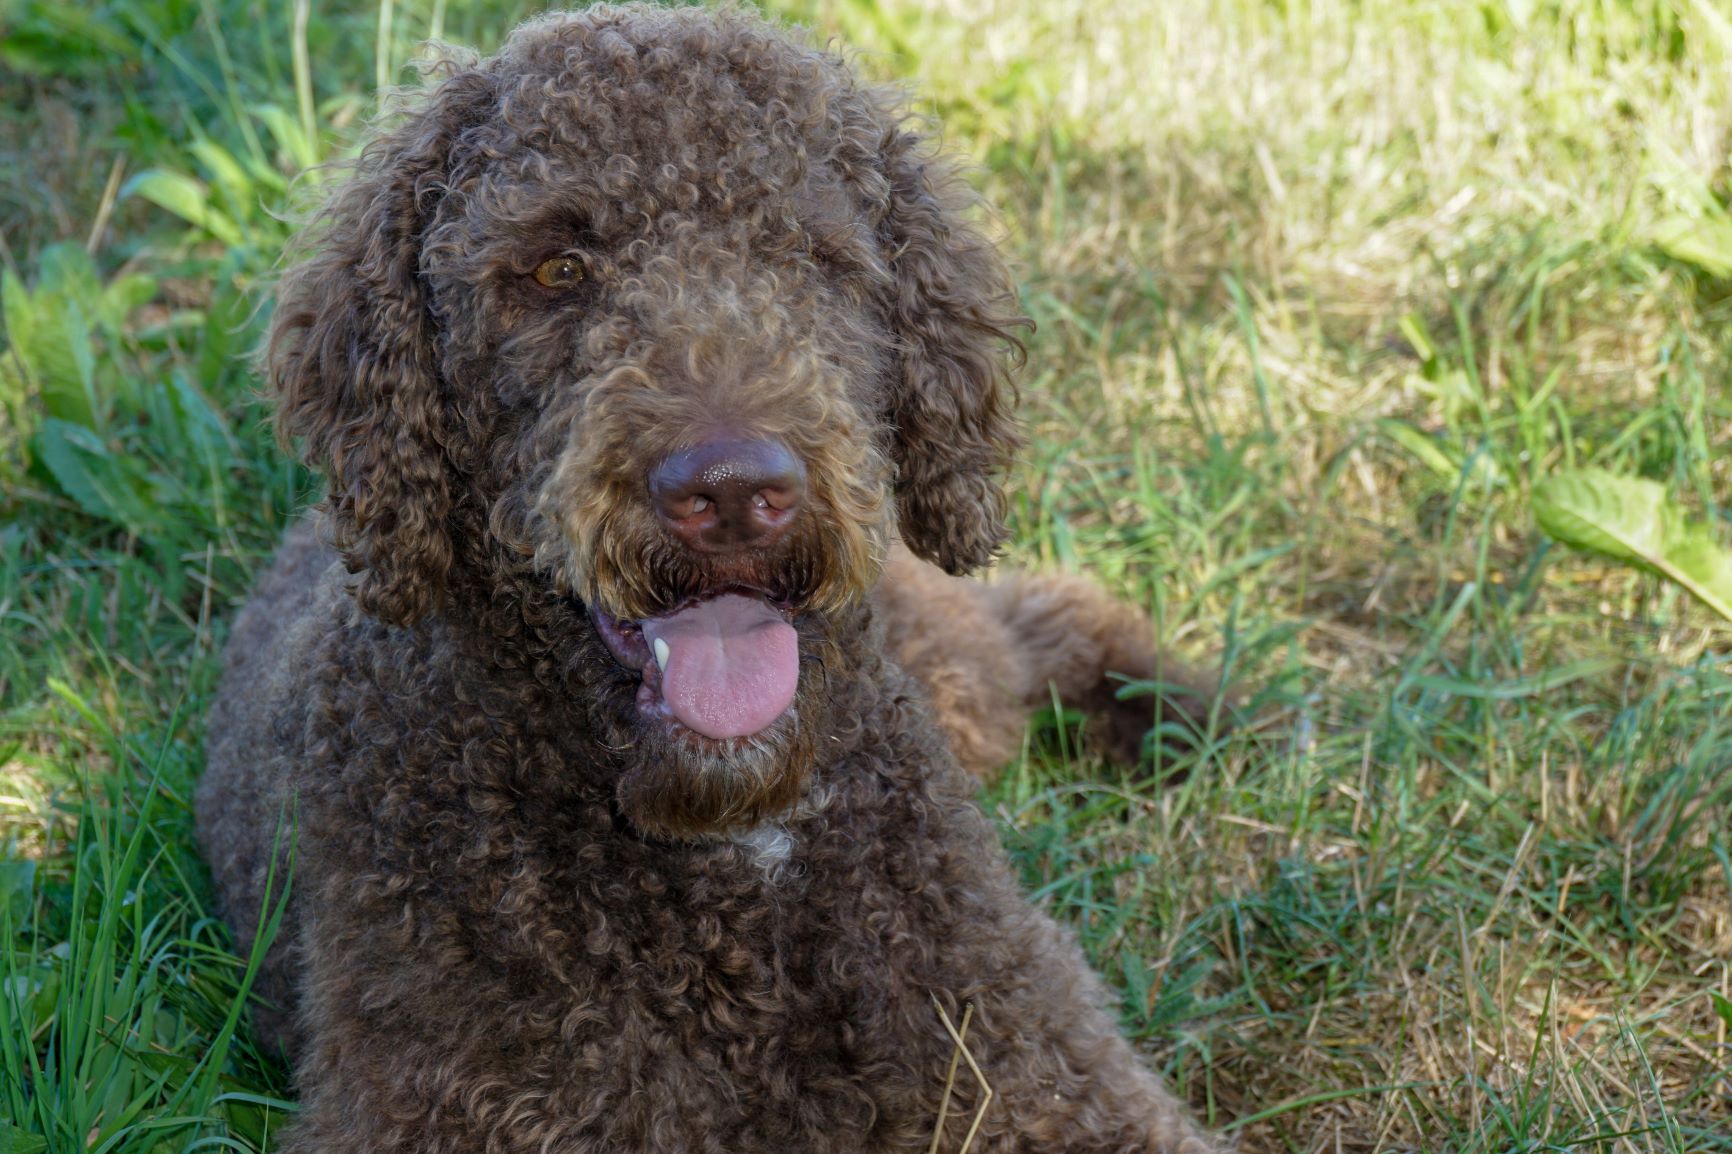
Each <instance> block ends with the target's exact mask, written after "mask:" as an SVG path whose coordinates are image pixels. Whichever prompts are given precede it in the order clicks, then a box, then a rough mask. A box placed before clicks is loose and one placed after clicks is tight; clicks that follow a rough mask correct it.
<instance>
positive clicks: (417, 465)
mask: <svg viewBox="0 0 1732 1154" xmlns="http://www.w3.org/2000/svg"><path fill="white" fill-rule="evenodd" d="M489 88H490V81H489V80H488V78H486V77H485V76H483V75H482V74H480V73H477V72H473V71H467V72H459V73H458V74H456V75H454V76H451V77H450V78H448V79H446V80H445V81H443V82H442V83H441V84H440V85H439V86H438V87H437V88H436V89H434V90H433V92H432V93H431V94H430V95H429V97H428V99H427V102H426V103H425V104H424V105H423V106H422V107H420V108H419V109H418V110H417V111H415V112H413V113H412V114H411V115H410V116H409V117H408V119H407V120H406V121H404V122H403V123H402V124H401V125H399V126H398V127H397V128H395V129H394V130H392V131H390V132H388V133H386V134H385V135H382V136H380V137H379V138H377V139H375V140H374V141H373V142H372V143H371V144H369V145H368V146H367V147H366V149H365V150H364V151H363V152H362V154H361V157H360V160H359V161H358V162H357V165H356V169H355V172H354V175H353V176H352V177H350V179H349V180H348V181H347V182H346V183H345V184H344V185H343V186H342V187H340V188H339V189H338V191H337V192H336V193H335V194H334V196H333V197H332V199H331V201H330V203H329V204H328V205H327V206H326V208H325V210H324V212H323V213H322V214H321V216H320V219H319V220H317V221H316V222H315V224H314V230H315V231H313V232H311V233H310V236H311V243H312V244H313V245H315V246H317V247H316V250H315V251H313V252H312V253H311V255H309V256H308V257H307V258H306V259H305V260H303V261H302V262H301V263H300V264H298V265H296V266H295V267H294V268H292V269H290V270H289V272H288V273H286V274H285V275H284V277H283V279H282V282H281V284H280V286H279V288H278V291H277V307H276V312H275V314H274V316H273V317H272V320H271V331H270V340H269V343H268V344H267V346H266V349H267V352H266V360H267V366H268V373H269V378H270V384H271V388H272V390H273V391H274V393H275V394H276V400H277V429H278V435H279V436H280V437H282V438H283V439H284V440H285V442H287V441H289V440H290V439H291V438H297V437H298V438H300V439H301V454H302V456H303V458H304V459H305V460H306V461H307V463H308V464H309V465H311V466H313V467H314V468H316V469H320V470H322V471H323V472H324V473H325V474H326V476H327V477H328V479H329V489H328V491H327V493H326V495H325V501H324V507H325V509H326V511H327V513H328V514H329V517H330V521H331V524H332V526H333V528H334V530H335V535H336V543H337V546H338V548H339V549H341V550H342V553H343V557H344V560H345V562H346V563H347V564H348V567H349V570H350V571H351V572H353V573H356V574H358V575H359V580H358V581H357V583H356V585H355V589H354V593H355V598H356V600H357V601H358V602H359V603H360V605H361V607H362V608H363V609H364V610H366V611H367V612H368V613H370V614H372V615H373V616H375V617H378V618H380V619H381V620H384V621H388V622H392V623H394V624H399V625H405V624H408V623H410V622H412V621H414V620H416V619H417V618H419V617H421V616H422V615H423V614H425V613H427V612H428V611H429V610H431V609H432V608H434V607H435V606H436V605H437V604H438V603H439V601H440V599H441V597H442V595H443V592H444V586H445V578H446V575H447V572H448V571H449V569H450V565H451V554H452V539H451V532H450V528H449V526H448V524H447V518H448V515H449V514H450V512H451V507H452V483H453V476H452V471H451V467H450V463H449V461H448V459H447V452H446V447H445V446H446V445H447V444H448V424H449V422H450V419H451V416H450V407H449V405H448V398H447V397H446V396H445V390H444V386H443V382H442V381H441V380H440V376H439V371H438V365H437V359H436V358H437V351H438V335H437V329H436V326H435V321H434V318H433V316H432V312H431V308H430V302H429V300H428V294H427V289H426V285H425V283H424V282H423V279H422V275H421V267H420V265H421V246H422V237H423V233H424V232H425V230H426V227H427V224H428V221H429V219H430V217H431V214H432V212H433V210H434V208H435V207H436V205H437V203H438V201H439V199H440V198H441V197H442V196H443V194H444V188H445V184H446V179H447V177H446V173H447V165H448V163H449V153H450V150H451V146H452V143H453V141H454V139H455V137H456V135H457V133H458V132H459V131H461V129H462V127H463V124H464V123H465V121H466V120H469V119H470V116H469V115H468V113H469V111H470V110H472V109H474V108H476V107H477V106H478V105H479V103H480V99H481V97H482V96H484V95H485V94H486V92H487V91H488V90H489Z"/></svg>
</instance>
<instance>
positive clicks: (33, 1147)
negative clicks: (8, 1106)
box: [0, 1118, 48, 1154]
mask: <svg viewBox="0 0 1732 1154" xmlns="http://www.w3.org/2000/svg"><path fill="white" fill-rule="evenodd" d="M46 1149H48V1139H46V1138H44V1137H43V1136H42V1135H40V1134H30V1133H27V1132H25V1131H23V1130H20V1129H19V1128H18V1127H16V1126H14V1125H13V1124H12V1123H10V1122H8V1121H6V1119H4V1118H0V1154H42V1151H44V1150H46Z"/></svg>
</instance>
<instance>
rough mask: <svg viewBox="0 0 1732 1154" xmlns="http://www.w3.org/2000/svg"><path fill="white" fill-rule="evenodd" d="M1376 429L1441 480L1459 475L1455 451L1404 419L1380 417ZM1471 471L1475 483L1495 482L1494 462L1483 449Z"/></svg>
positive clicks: (1452, 479) (1498, 474)
mask: <svg viewBox="0 0 1732 1154" xmlns="http://www.w3.org/2000/svg"><path fill="white" fill-rule="evenodd" d="M1377 431H1378V432H1380V433H1382V434H1383V435H1384V436H1385V437H1387V438H1388V439H1389V440H1391V441H1394V442H1395V443H1396V444H1397V445H1399V446H1400V447H1401V448H1403V449H1406V450H1407V451H1408V452H1409V453H1411V454H1412V455H1413V456H1414V457H1416V458H1418V460H1419V461H1420V463H1421V464H1423V465H1425V467H1426V468H1428V469H1430V470H1431V471H1432V472H1433V473H1436V474H1437V475H1438V477H1440V478H1442V479H1443V480H1445V481H1449V482H1451V483H1454V482H1456V481H1459V480H1460V479H1461V472H1462V466H1463V461H1462V459H1461V458H1460V457H1459V456H1458V455H1456V454H1455V453H1452V452H1449V451H1447V450H1445V449H1444V448H1443V447H1442V446H1440V445H1439V444H1438V443H1437V442H1436V441H1435V440H1433V439H1432V438H1431V437H1428V436H1426V435H1425V434H1424V433H1422V432H1420V431H1419V430H1418V429H1416V428H1414V427H1413V426H1412V425H1409V424H1407V423H1406V422H1405V421H1398V420H1396V419H1395V418H1393V417H1384V418H1382V419H1380V420H1379V421H1378V422H1377ZM1469 468H1470V469H1471V475H1470V477H1469V480H1471V481H1473V482H1475V483H1478V484H1491V485H1495V484H1497V483H1498V481H1499V480H1500V479H1501V478H1500V470H1499V469H1498V467H1497V462H1496V461H1494V460H1492V459H1491V458H1490V457H1489V456H1486V455H1485V454H1484V453H1480V454H1478V455H1476V456H1474V457H1473V458H1471V462H1470V463H1469Z"/></svg>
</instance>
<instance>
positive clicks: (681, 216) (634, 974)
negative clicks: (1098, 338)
mask: <svg viewBox="0 0 1732 1154" xmlns="http://www.w3.org/2000/svg"><path fill="white" fill-rule="evenodd" d="M970 204H971V199H970V196H969V194H968V193H967V191H966V188H965V185H964V184H963V183H962V182H961V180H960V179H959V178H958V176H957V174H956V170H955V169H954V167H953V166H952V165H950V164H949V163H948V162H946V161H945V160H944V159H943V158H942V157H941V156H940V155H938V154H937V153H936V152H935V151H934V150H933V149H932V148H931V147H929V145H928V144H927V143H926V142H925V140H924V138H923V136H922V134H921V132H920V131H919V128H918V126H917V125H915V124H913V123H912V122H911V121H910V119H909V118H908V117H907V115H906V114H905V112H904V111H903V109H902V107H901V105H900V103H899V101H898V99H897V98H896V96H895V95H893V94H892V93H890V92H887V91H886V90H883V89H880V88H876V87H872V86H870V85H867V84H865V83H863V82H862V81H860V80H859V79H857V78H856V77H855V76H854V75H853V73H852V72H851V71H850V69H849V68H848V66H847V65H846V63H845V62H844V61H843V60H841V59H839V58H838V57H837V56H836V55H834V54H832V53H829V52H826V51H823V50H820V49H817V48H814V47H811V46H809V45H808V44H806V43H805V42H803V41H802V40H800V39H799V38H798V37H796V36H794V35H792V34H790V33H786V32H783V31H781V30H778V29H777V28H775V27H773V26H771V25H770V24H768V23H766V22H765V21H763V20H762V19H760V18H758V17H756V16H754V15H751V14H749V13H747V12H745V11H743V10H739V9H731V8H729V9H723V10H720V11H703V10H698V9H659V8H654V7H648V6H636V5H626V6H622V7H598V8H592V9H589V10H586V11H583V12H580V13H573V14H558V15H550V16H547V17H544V18H541V19H538V20H535V21H532V22H530V23H528V24H526V25H524V26H522V27H520V28H519V29H518V30H517V31H516V32H514V33H513V34H512V35H511V36H510V37H509V39H508V40H507V42H506V43H505V45H504V47H503V48H502V49H501V50H500V52H499V53H498V54H497V55H495V56H493V57H491V58H488V59H479V58H476V57H472V56H471V57H459V58H454V59H452V60H451V61H450V62H449V63H448V64H447V66H446V67H445V69H444V73H443V75H442V78H439V79H438V80H437V82H436V83H434V84H432V85H431V86H430V88H429V90H428V91H427V92H426V94H425V96H424V97H423V98H422V99H421V100H420V101H419V103H418V104H416V105H415V107H413V108H412V109H410V110H409V111H407V112H406V113H405V114H404V115H403V116H402V117H401V119H400V120H399V121H398V122H397V123H396V124H395V125H393V126H390V127H387V128H385V129H383V130H382V131H381V132H380V134H379V135H378V136H377V137H376V138H375V139H374V140H373V141H372V142H371V143H370V144H369V145H368V146H367V147H366V148H365V149H364V150H363V152H362V154H361V156H360V158H359V160H358V161H357V164H356V169H355V172H354V174H353V175H352V176H351V177H350V178H349V179H348V180H346V181H345V182H344V183H342V184H341V185H340V187H338V188H337V189H336V191H335V192H334V194H333V195H332V197H331V199H330V201H329V203H328V205H327V207H326V209H325V211H324V213H323V215H322V217H321V218H320V221H319V222H318V223H316V224H315V225H314V226H313V232H312V234H311V237H312V239H311V240H310V241H309V242H308V244H307V245H306V246H305V248H304V250H303V253H302V255H301V257H300V258H299V260H298V263H296V264H295V265H294V266H293V267H292V268H291V269H290V270H289V271H288V272H287V273H286V274H285V275H284V277H283V279H282V281H281V284H280V286H279V291H278V296H277V304H276V308H275V312H274V315H273V318H272V322H271V333H270V337H269V341H268V349H267V353H266V358H267V365H268V376H269V380H270V386H271V389H272V391H273V393H274V396H275V403H276V406H277V412H278V419H279V428H280V431H281V433H282V434H283V436H284V437H285V438H287V439H289V440H290V441H292V442H294V443H298V445H299V446H300V451H301V452H302V453H303V454H304V456H305V458H306V459H307V460H308V462H309V463H311V464H312V465H313V466H315V467H316V468H318V469H320V470H322V471H323V472H324V474H325V475H326V477H327V479H328V491H327V495H326V497H325V499H324V502H323V506H322V512H321V514H320V518H321V520H320V521H319V522H318V523H309V524H307V525H304V526H302V527H301V528H299V529H297V530H295V531H294V532H292V533H291V534H290V536H289V539H288V541H287V542H286V543H285V545H284V547H283V548H282V549H281V551H280V552H279V555H278V558H277V560H276V562H275V564H274V565H273V567H272V568H271V569H270V570H269V571H268V572H267V573H266V574H265V575H264V577H263V578H262V580H261V582H260V584H259V585H258V587H257V588H256V589H255V591H254V593H253V595H252V598H251V600H250V601H249V603H248V604H247V605H246V606H245V607H244V608H243V610H242V611H241V613H240V614H239V616H238V618H237V620H236V622H235V624H234V627H233V629H232V631H231V634H230V638H229V640H228V643H227V646H226V650H225V659H224V660H225V669H224V674H223V679H222V683H221V686H220V688H219V691H218V694H217V697H216V699H215V700H214V703H213V706H212V710H211V714H210V718H209V726H208V740H207V748H208V770H207V773H206V776H205V778H204V781H203V782H202V784H201V786H200V789H199V793H198V798H197V812H198V823H199V836H200V841H201V845H202V847H203V849H204V852H205V854H206V856H207V858H208V860H209V861H210V863H211V867H212V871H213V874H214V877H215V879H216V884H217V888H218V891H219V898H220V903H221V907H222V910H223V912H224V915H225V917H226V918H227V920H228V922H229V924H230V925H231V926H232V927H233V929H234V932H235V934H236V937H237V939H238V941H239V943H240V946H241V948H242V949H250V948H251V945H252V942H253V936H254V934H255V932H256V928H257V927H258V926H259V925H261V924H263V923H262V922H261V915H269V914H270V913H271V912H272V911H273V910H275V909H277V908H278V906H277V905H276V903H277V901H278V895H279V894H280V892H281V884H282V882H283V879H284V877H285V876H287V875H288V874H290V873H291V872H292V875H293V888H292V891H291V893H290V896H289V898H288V899H287V901H286V904H285V905H284V906H283V907H282V909H283V924H282V929H281V931H280V933H279V934H278V936H277V941H276V943H275V944H274V945H273V946H272V948H271V950H270V951H269V953H268V954H267V956H266V958H265V961H264V963H263V969H262V973H261V974H260V978H259V992H260V993H262V995H263V996H264V999H265V1001H266V1002H267V1003H269V1005H270V1006H271V1007H274V1008H273V1009H266V1010H263V1011H261V1013H260V1014H259V1016H258V1021H257V1025H258V1028H259V1032H260V1035H261V1038H262V1040H263V1041H264V1042H265V1043H266V1044H267V1045H281V1046H283V1047H284V1048H285V1049H286V1050H288V1051H289V1052H290V1053H292V1054H293V1055H294V1062H295V1079H296V1084H297V1087H298V1091H299V1094H300V1096H301V1102H302V1105H301V1109H300V1112H299V1114H298V1116H297V1118H296V1120H295V1121H294V1123H293V1124H292V1126H291V1127H290V1128H289V1130H288V1131H287V1132H286V1133H285V1134H284V1136H283V1141H282V1146H281V1149H283V1150H284V1151H285V1152H287V1154H336V1152H339V1151H341V1152H344V1154H349V1152H352V1151H361V1150H365V1151H369V1152H373V1154H386V1152H395V1151H404V1152H407V1151H414V1152H417V1154H434V1152H457V1151H463V1152H465V1154H469V1152H473V1151H481V1150H485V1151H489V1152H494V1154H520V1152H522V1154H528V1152H537V1154H541V1152H555V1151H557V1152H569V1154H579V1152H583V1154H588V1152H601V1151H607V1152H609V1154H614V1152H626V1151H630V1152H634V1154H638V1152H642V1154H672V1152H675V1151H678V1152H682V1154H684V1152H698V1151H713V1152H721V1151H726V1152H728V1154H755V1152H775V1154H785V1152H789V1151H802V1152H806V1154H830V1152H837V1154H840V1152H844V1151H847V1152H856V1154H859V1152H872V1154H879V1152H890V1151H912V1150H928V1149H931V1148H933V1144H934V1143H937V1144H938V1145H937V1148H938V1149H941V1150H946V1151H953V1150H960V1149H963V1148H964V1147H967V1148H968V1149H971V1150H973V1151H976V1152H981V1154H990V1152H1008V1151H1018V1152H1027V1154H1044V1152H1049V1151H1051V1152H1057V1151H1067V1152H1073V1154H1080V1152H1085V1151H1088V1152H1097V1151H1098V1152H1101V1154H1106V1152H1109V1151H1111V1152H1117V1154H1128V1152H1132V1151H1145V1152H1159V1154H1204V1152H1207V1151H1215V1150H1218V1149H1220V1148H1221V1147H1220V1144H1219V1143H1218V1141H1217V1140H1216V1139H1214V1138H1212V1137H1210V1136H1209V1135H1208V1134H1207V1133H1206V1132H1204V1131H1203V1130H1201V1129H1200V1128H1198V1127H1197V1125H1196V1124H1195V1123H1194V1122H1192V1121H1191V1120H1190V1119H1189V1118H1188V1116H1187V1114H1186V1111H1185V1110H1184V1108H1183V1106H1182V1105H1181V1103H1179V1102H1178V1101H1177V1100H1176V1099H1175V1098H1174V1096H1173V1095H1172V1094H1171V1093H1170V1092H1169V1091H1168V1090H1167V1089H1165V1088H1164V1087H1163V1086H1162V1085H1161V1083H1160V1081H1159V1080H1158V1079H1157V1078H1156V1077H1155V1075H1154V1074H1152V1073H1151V1072H1150V1071H1149V1070H1148V1069H1146V1068H1145V1067H1144V1065H1143V1064H1142V1063H1141V1062H1140V1061H1139V1059H1138V1057H1137V1055H1136V1054H1135V1053H1134V1052H1133V1050H1132V1049H1131V1047H1130V1046H1129V1045H1128V1044H1127V1043H1126V1041H1125V1040H1124V1039H1123V1037H1122V1036H1121V1035H1120V1034H1119V1032H1118V1029H1117V1027H1116V1023H1115V1020H1114V1015H1113V1012H1112V1009H1111V999H1110V998H1109V996H1108V994H1107V991H1106V990H1105V988H1104V987H1103V985H1102V983H1101V982H1100V981H1099V979H1098V978H1096V977H1095V976H1094V975H1093V974H1092V973H1091V972H1090V970H1089V968H1088V965H1087V963H1086V960H1085V959H1084V957H1083V955H1082V953H1081V951H1080V950H1079V948H1078V947H1077V945H1076V943H1075V942H1074V940H1073V939H1072V937H1071V935H1070V934H1069V933H1068V932H1067V931H1065V930H1064V929H1062V928H1061V927H1059V926H1058V925H1057V924H1056V923H1054V922H1053V921H1052V919H1051V918H1049V917H1048V916H1047V915H1046V914H1045V913H1043V912H1041V911H1040V910H1038V909H1036V908H1034V907H1033V906H1031V905H1030V904H1029V903H1028V902H1027V901H1026V900H1025V899H1024V898H1023V896H1022V895H1021V893H1020V892H1019V890H1018V887H1017V884H1016V882H1015V880H1014V878H1013V877H1012V873H1011V870H1010V868H1009V865H1008V862H1007V860H1006V858H1005V855H1004V853H1003V851H1002V850H1001V848H1000V847H999V845H998V841H997V838H996V836H995V833H994V830H993V829H992V827H991V825H990V824H989V823H988V821H987V820H986V818H985V817H984V816H983V815H982V813H981V812H980V810H979V808H978V807H977V806H976V805H975V803H974V802H973V800H972V795H973V791H974V788H975V784H976V783H975V781H974V779H973V778H972V777H970V776H969V775H968V774H967V773H966V772H965V771H963V770H962V769H961V768H960V767H959V765H958V763H957V760H956V757H955V754H954V753H953V751H952V749H951V747H950V742H949V740H948V739H947V738H946V736H945V734H944V732H943V731H942V730H941V729H940V728H939V727H938V725H937V724H936V722H935V720H934V714H933V711H932V707H931V705H930V702H929V695H928V693H927V692H926V690H924V689H923V688H922V686H921V684H920V683H919V682H918V681H917V680H916V679H915V678H914V677H913V675H911V674H910V673H909V672H908V671H907V670H906V669H904V668H903V667H902V665H901V664H899V663H898V662H897V661H896V660H894V659H893V658H892V657H891V656H890V655H889V650H888V645H889V643H888V641H887V639H886V626H885V623H884V621H883V620H882V619H881V617H882V616H883V615H884V614H882V613H881V610H880V606H881V605H882V604H884V603H886V602H888V601H890V600H893V599H894V598H895V597H896V596H899V595H903V596H914V595H915V589H914V585H912V584H909V585H907V586H906V588H903V587H900V586H896V585H894V584H892V585H889V586H886V585H884V584H883V583H882V582H881V580H880V578H881V574H882V573H883V571H884V567H885V560H886V558H894V557H896V556H899V555H898V554H894V553H893V552H892V549H893V546H896V543H898V542H900V547H905V548H906V549H907V550H908V552H909V554H910V555H911V556H917V557H919V558H922V559H924V560H925V561H927V562H930V563H932V564H935V565H937V566H939V567H941V568H942V569H944V570H946V571H948V572H949V573H952V574H962V573H966V572H969V571H971V570H974V569H976V568H978V567H979V566H981V565H983V564H985V563H987V562H988V561H989V560H990V559H991V558H992V557H993V555H994V553H995V551H996V550H997V549H998V548H999V546H1000V544H1001V542H1002V540H1003V537H1004V524H1003V513H1004V496H1003V492H1002V482H1001V479H1002V476H1003V473H1004V470H1005V468H1006V466H1007V464H1008V463H1009V461H1010V460H1011V458H1012V455H1013V454H1014V452H1015V450H1016V448H1017V442H1018V436H1017V431H1016V425H1015V418H1014V411H1013V408H1014V405H1013V401H1014V398H1013V391H1012V386H1011V384H1010V379H1009V373H1010V371H1011V370H1012V368H1013V366H1014V362H1015V360H1016V354H1017V352H1018V344H1017V338H1018V330H1019V325H1020V324H1021V323H1022V322H1021V320H1020V318H1019V316H1018V312H1017V309H1016V306H1015V300H1014V296H1013V293H1012V288H1011V285H1010V282H1009V278H1008V275H1007V273H1006V271H1005V268H1004V266H1003V264H1002V262H1001V261H1000V259H999V257H998V256H997V254H996V252H995V251H994V249H993V246H992V245H991V244H990V243H988V241H986V240H985V239H984V238H983V236H982V234H981V233H980V231H979V230H978V228H977V227H976V225H975V224H974V223H973V222H972V221H971V220H970V217H969V215H968V212H969V207H970ZM321 526H322V529H321ZM321 531H322V532H324V533H327V534H328V535H329V537H330V539H331V540H330V543H329V544H325V543H322V542H321V541H320V539H319V538H320V533H321ZM904 563H906V562H901V561H894V560H893V561H892V565H891V567H892V569H894V568H896V566H897V565H899V564H904ZM875 590H876V592H875ZM890 615H891V616H894V612H893V611H892V613H891V614H890ZM976 1071H978V1077H977V1076H976Z"/></svg>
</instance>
